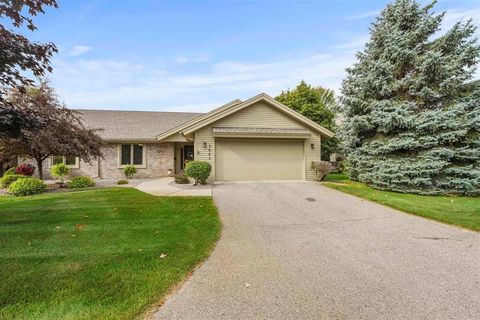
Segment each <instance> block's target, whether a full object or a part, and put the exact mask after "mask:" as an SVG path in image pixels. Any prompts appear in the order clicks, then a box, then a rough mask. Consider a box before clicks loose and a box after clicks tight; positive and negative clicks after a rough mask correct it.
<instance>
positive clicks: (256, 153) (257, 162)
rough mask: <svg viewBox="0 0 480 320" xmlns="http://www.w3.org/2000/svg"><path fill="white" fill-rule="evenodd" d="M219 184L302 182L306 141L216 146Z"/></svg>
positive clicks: (254, 141)
mask: <svg viewBox="0 0 480 320" xmlns="http://www.w3.org/2000/svg"><path fill="white" fill-rule="evenodd" d="M215 154H216V156H215V170H216V173H215V175H216V180H220V181H235V180H251V181H255V180H257V181H258V180H303V179H305V159H304V143H303V140H278V139H265V140H263V139H241V140H240V139H225V140H216V142H215Z"/></svg>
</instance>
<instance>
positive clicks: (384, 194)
mask: <svg viewBox="0 0 480 320" xmlns="http://www.w3.org/2000/svg"><path fill="white" fill-rule="evenodd" d="M325 181H326V182H324V185H325V186H327V187H330V188H332V189H335V190H338V191H342V192H345V193H350V194H353V195H355V196H358V197H361V198H364V199H368V200H371V201H375V202H378V203H381V204H384V205H387V206H389V207H392V208H395V209H398V210H401V211H405V212H408V213H412V214H415V215H418V216H421V217H426V218H430V219H434V220H437V221H441V222H444V223H448V224H453V225H457V226H461V227H464V228H468V229H472V230H476V231H480V197H461V196H421V195H415V194H405V193H398V192H388V191H381V190H377V189H373V188H371V187H369V186H367V185H365V184H363V183H360V182H355V181H351V180H349V179H348V177H347V176H346V175H342V174H338V173H336V174H329V175H328V176H327V177H326V178H325Z"/></svg>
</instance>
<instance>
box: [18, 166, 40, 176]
mask: <svg viewBox="0 0 480 320" xmlns="http://www.w3.org/2000/svg"><path fill="white" fill-rule="evenodd" d="M34 172H35V167H34V166H32V165H31V164H29V163H22V164H19V165H18V166H17V168H16V169H15V173H16V174H21V175H22V176H29V177H31V176H32V175H33V173H34Z"/></svg>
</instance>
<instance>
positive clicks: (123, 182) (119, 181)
mask: <svg viewBox="0 0 480 320" xmlns="http://www.w3.org/2000/svg"><path fill="white" fill-rule="evenodd" d="M117 184H128V180H125V179H121V180H118V181H117Z"/></svg>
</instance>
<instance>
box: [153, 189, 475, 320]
mask: <svg viewBox="0 0 480 320" xmlns="http://www.w3.org/2000/svg"><path fill="white" fill-rule="evenodd" d="M213 199H214V201H215V204H216V205H217V207H218V210H219V212H220V216H221V218H222V222H223V225H224V228H223V231H222V237H221V239H220V240H219V242H218V244H217V246H216V248H215V250H214V251H213V253H212V255H211V256H210V258H209V259H208V260H207V261H206V262H205V263H204V264H203V265H202V266H201V267H200V268H199V269H198V270H196V271H195V272H194V274H193V276H192V277H191V278H190V279H189V280H187V281H186V283H184V284H183V285H182V287H181V288H180V290H179V291H178V292H177V293H175V294H173V295H172V296H171V297H170V298H169V299H167V301H166V303H165V304H164V305H163V307H161V308H160V309H159V310H158V311H157V313H156V314H154V315H153V318H154V319H168V320H175V319H192V320H203V319H256V320H257V319H422V320H428V319H478V316H479V314H480V272H479V270H480V269H479V268H480V233H478V232H473V231H468V230H463V229H460V228H457V227H452V226H449V225H445V224H441V223H438V222H434V221H430V220H427V219H423V218H420V217H416V216H413V215H409V214H406V213H402V212H399V211H396V210H393V209H390V208H387V207H384V206H382V205H379V204H375V203H372V202H369V201H366V200H363V199H360V198H357V197H354V196H351V195H347V194H344V193H341V192H338V191H335V190H331V189H328V188H325V187H323V186H321V185H319V184H318V183H277V184H274V183H269V184H267V183H265V184H259V183H257V184H222V185H215V186H214V197H213Z"/></svg>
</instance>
